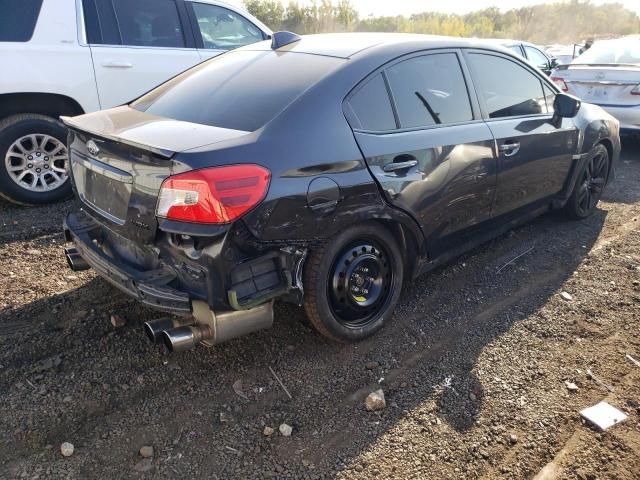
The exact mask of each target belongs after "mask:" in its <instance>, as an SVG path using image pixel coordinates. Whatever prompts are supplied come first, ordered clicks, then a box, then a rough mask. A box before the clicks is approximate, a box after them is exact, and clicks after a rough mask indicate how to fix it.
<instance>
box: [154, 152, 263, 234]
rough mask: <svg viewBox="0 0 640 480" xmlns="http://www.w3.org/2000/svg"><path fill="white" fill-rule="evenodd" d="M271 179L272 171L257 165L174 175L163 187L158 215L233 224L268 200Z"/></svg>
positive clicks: (179, 219)
mask: <svg viewBox="0 0 640 480" xmlns="http://www.w3.org/2000/svg"><path fill="white" fill-rule="evenodd" d="M270 180H271V172H269V170H267V169H266V168H264V167H261V166H259V165H253V164H245V165H229V166H224V167H212V168H203V169H201V170H192V171H190V172H185V173H181V174H178V175H174V176H171V177H169V178H167V179H166V180H165V181H164V182H163V183H162V186H161V187H160V195H159V198H158V208H157V215H158V217H160V218H166V219H169V220H178V221H182V222H193V223H214V224H223V223H230V222H233V221H234V220H237V219H238V218H240V217H241V216H242V215H244V214H245V213H247V212H248V211H249V210H251V209H252V208H254V207H255V206H256V205H258V204H259V203H260V202H262V200H264V197H265V196H266V195H267V191H268V190H269V182H270Z"/></svg>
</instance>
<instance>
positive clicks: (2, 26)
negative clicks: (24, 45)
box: [0, 0, 42, 42]
mask: <svg viewBox="0 0 640 480" xmlns="http://www.w3.org/2000/svg"><path fill="white" fill-rule="evenodd" d="M40 7H42V0H0V42H28V41H29V40H31V37H32V36H33V31H34V30H35V28H36V22H37V21H38V15H39V14H40Z"/></svg>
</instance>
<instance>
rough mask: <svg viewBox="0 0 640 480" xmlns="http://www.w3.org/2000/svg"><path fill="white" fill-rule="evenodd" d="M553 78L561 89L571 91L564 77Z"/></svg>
mask: <svg viewBox="0 0 640 480" xmlns="http://www.w3.org/2000/svg"><path fill="white" fill-rule="evenodd" d="M551 80H552V81H553V83H555V84H556V85H557V86H558V87H559V88H560V90H562V91H563V92H568V91H569V87H567V84H566V83H565V81H564V79H562V78H560V77H551Z"/></svg>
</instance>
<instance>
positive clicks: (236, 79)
mask: <svg viewBox="0 0 640 480" xmlns="http://www.w3.org/2000/svg"><path fill="white" fill-rule="evenodd" d="M344 61H345V60H343V59H338V58H334V57H324V56H319V55H304V54H299V53H284V54H283V53H282V52H274V51H266V52H265V51H251V50H247V51H244V50H233V51H231V52H229V53H225V54H223V55H220V56H218V57H216V58H214V59H212V60H209V61H208V62H205V63H202V64H200V65H198V66H196V67H194V68H192V69H191V70H188V71H187V72H185V73H183V74H181V75H179V76H177V77H175V78H174V79H172V80H169V81H168V82H167V83H165V84H163V85H161V86H160V87H158V88H156V89H155V90H152V91H151V92H149V93H148V94H146V95H144V96H143V97H142V98H140V99H138V100H136V101H135V102H134V103H133V104H132V107H133V108H136V109H138V110H142V111H147V112H149V113H152V114H154V115H159V116H161V117H168V118H173V119H176V120H182V121H185V122H192V123H200V124H204V125H212V126H216V127H223V128H231V129H235V130H244V131H254V130H257V129H258V128H260V127H262V126H264V125H265V124H266V123H267V122H269V121H270V120H272V119H273V118H274V117H275V116H276V115H278V113H280V112H281V111H282V110H284V109H285V108H286V107H287V105H289V104H290V103H291V102H292V101H294V100H295V99H296V98H297V97H298V96H300V94H301V93H302V92H304V91H305V90H307V89H308V88H309V87H311V86H312V85H313V84H315V83H316V82H317V81H319V80H320V79H321V78H323V77H324V76H325V75H326V74H328V73H329V72H331V71H332V70H333V69H334V68H336V67H338V66H339V65H340V64H342V63H343V62H344ZM309 115H313V112H309Z"/></svg>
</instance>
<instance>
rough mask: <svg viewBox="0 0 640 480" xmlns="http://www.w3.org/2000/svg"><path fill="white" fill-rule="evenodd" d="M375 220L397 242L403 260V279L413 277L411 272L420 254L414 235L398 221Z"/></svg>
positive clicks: (413, 271) (413, 270)
mask: <svg viewBox="0 0 640 480" xmlns="http://www.w3.org/2000/svg"><path fill="white" fill-rule="evenodd" d="M377 222H378V223H380V224H381V225H382V226H383V227H385V228H386V229H387V230H388V231H389V233H391V235H393V238H394V239H395V240H396V242H398V246H399V247H400V252H401V253H402V258H403V261H404V278H405V280H407V279H411V278H413V274H414V273H415V270H416V267H417V266H418V262H417V259H418V256H419V255H420V249H419V247H418V241H417V239H416V238H415V235H414V234H413V232H411V230H410V229H409V228H407V227H405V226H404V225H402V224H401V223H399V222H396V221H392V220H377Z"/></svg>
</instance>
